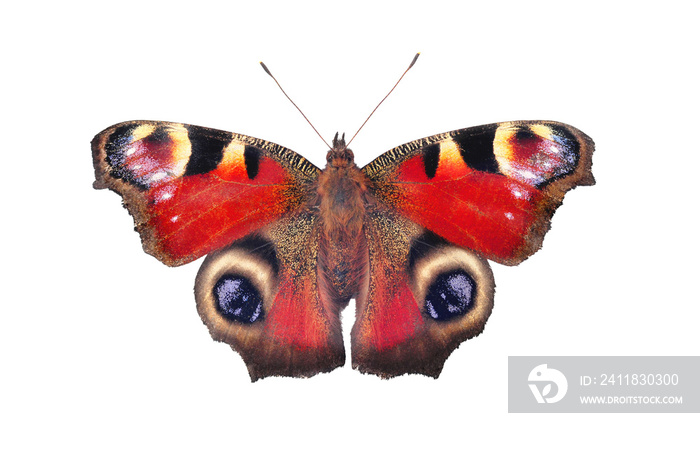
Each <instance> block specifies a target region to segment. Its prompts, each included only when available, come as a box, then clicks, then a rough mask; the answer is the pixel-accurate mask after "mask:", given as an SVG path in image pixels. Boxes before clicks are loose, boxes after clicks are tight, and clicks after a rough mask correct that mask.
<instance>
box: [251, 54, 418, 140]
mask: <svg viewBox="0 0 700 471" xmlns="http://www.w3.org/2000/svg"><path fill="white" fill-rule="evenodd" d="M416 57H418V56H416ZM413 62H415V59H414V60H413ZM260 65H261V66H262V68H263V69H264V70H265V72H267V75H269V76H270V77H272V80H274V81H275V83H276V84H277V86H278V87H280V90H282V93H284V96H286V97H287V100H289V101H291V102H292V105H294V107H295V108H296V109H297V110H299V113H301V115H302V116H303V117H304V119H305V120H306V122H307V123H309V126H311V128H312V129H313V130H314V131H316V128H315V127H314V125H313V124H311V121H309V118H307V117H306V115H305V114H304V112H303V111H301V110H300V109H299V107H298V106H297V104H296V103H294V100H292V99H291V98H289V95H287V92H285V91H284V88H282V85H280V83H279V82H278V81H277V79H276V78H275V76H274V75H272V73H271V72H270V69H268V68H267V66H266V65H265V64H263V62H262V61H260ZM411 65H413V64H411ZM409 68H410V67H409ZM316 134H318V137H320V138H321V140H322V141H323V143H324V144H325V145H327V146H328V148H329V149H331V146H329V145H328V143H327V142H326V140H325V139H324V138H323V136H321V134H320V133H319V132H318V131H316Z"/></svg>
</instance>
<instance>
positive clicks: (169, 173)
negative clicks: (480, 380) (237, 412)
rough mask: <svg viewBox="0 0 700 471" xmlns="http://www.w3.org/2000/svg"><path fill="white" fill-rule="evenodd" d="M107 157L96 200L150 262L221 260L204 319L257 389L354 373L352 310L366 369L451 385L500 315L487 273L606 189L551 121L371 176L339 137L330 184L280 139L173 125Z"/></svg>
mask: <svg viewBox="0 0 700 471" xmlns="http://www.w3.org/2000/svg"><path fill="white" fill-rule="evenodd" d="M92 146H93V158H94V164H95V175H96V183H95V187H96V188H110V189H112V190H114V191H116V192H118V193H119V194H121V195H122V197H123V198H124V203H125V205H126V207H127V208H128V209H129V211H130V212H131V214H132V215H133V216H134V219H135V222H136V229H137V230H138V231H139V232H140V234H141V237H142V241H143V245H144V249H145V250H146V251H147V252H148V253H150V254H152V255H154V256H155V257H156V258H158V259H159V260H161V261H163V262H164V263H166V264H168V265H180V264H183V263H187V262H189V261H191V260H194V259H196V258H199V257H201V256H203V255H206V254H208V256H207V258H206V260H205V261H204V263H203V265H202V267H201V268H200V271H199V273H198V275H197V280H196V282H195V299H196V302H197V309H198V311H199V314H200V316H201V317H202V320H203V321H204V323H205V324H206V325H207V326H208V328H209V330H210V333H211V335H212V337H213V338H214V339H216V340H220V341H223V342H226V343H228V344H229V345H231V347H232V348H233V349H234V350H236V351H237V352H239V353H240V354H241V356H242V357H243V359H244V361H245V362H246V365H247V366H248V370H249V373H250V376H251V378H252V379H253V380H255V379H258V378H261V377H265V376H270V375H288V376H310V375H314V374H317V373H319V372H326V371H330V370H332V369H334V368H336V367H338V366H341V365H343V364H344V363H345V347H344V345H343V338H342V332H341V323H340V313H341V310H342V308H343V307H344V306H345V305H347V303H348V302H349V300H350V299H353V298H355V299H356V320H355V324H354V326H353V329H352V331H351V349H352V363H353V366H354V367H355V368H357V369H359V370H360V371H363V372H367V373H374V374H377V375H380V376H382V377H391V376H396V375H401V374H404V373H421V374H425V375H429V376H434V377H437V376H438V375H439V374H440V371H441V370H442V367H443V364H444V362H445V360H446V359H447V357H448V356H449V355H450V353H451V352H452V351H453V350H454V349H455V348H456V347H457V346H458V345H459V344H460V343H461V342H462V341H464V340H466V339H468V338H471V337H474V336H475V335H478V334H479V333H480V332H481V331H482V330H483V328H484V325H485V323H486V320H487V319H488V316H489V315H490V313H491V309H492V307H493V296H494V286H495V285H494V281H493V275H492V273H491V270H490V268H489V265H488V263H487V262H486V260H485V259H486V258H490V259H492V260H495V261H497V262H500V263H504V264H507V265H515V264H518V263H520V262H521V261H523V260H524V259H526V258H527V257H529V256H530V255H531V254H532V253H534V252H535V251H537V250H538V249H539V248H540V246H541V243H542V239H543V237H544V234H545V232H546V231H547V230H548V229H549V226H550V219H551V217H552V215H553V213H554V211H555V209H556V208H557V207H558V206H559V205H560V204H561V202H562V199H563V197H564V194H565V193H566V191H568V190H569V189H571V188H573V187H575V186H577V185H590V184H593V177H592V174H591V155H592V153H593V142H592V141H591V140H590V138H588V136H586V135H585V134H583V133H582V132H581V131H579V130H577V129H576V128H573V127H571V126H568V125H565V124H561V123H556V122H551V121H513V122H506V123H496V124H491V125H486V126H479V127H475V128H466V129H461V130H457V131H452V132H449V133H444V134H438V135H435V136H430V137H427V138H423V139H419V140H416V141H413V142H409V143H407V144H404V145H402V146H399V147H397V148H395V149H392V150H390V151H388V152H386V153H384V154H382V155H381V156H379V157H378V158H377V159H375V160H374V161H373V162H371V163H370V164H369V165H367V166H365V167H363V168H360V167H358V166H357V165H356V164H355V162H354V155H353V153H352V151H351V150H349V149H348V148H347V146H346V145H345V142H344V139H338V138H337V135H336V139H334V141H333V147H332V148H331V150H330V151H329V152H328V154H327V157H326V160H327V165H326V168H325V169H324V170H320V169H318V168H317V167H315V166H314V165H313V164H311V163H310V162H308V161H307V160H306V159H304V158H303V157H301V156H300V155H298V154H296V153H294V152H293V151H291V150H289V149H286V148H284V147H282V146H279V145H277V144H273V143H270V142H267V141H263V140H260V139H256V138H252V137H249V136H244V135H240V134H234V133H227V132H224V131H218V130H213V129H208V128H202V127H197V126H190V125H183V124H178V123H167V122H159V121H130V122H125V123H121V124H117V125H114V126H112V127H110V128H108V129H106V130H104V131H103V132H101V133H100V134H98V135H97V136H96V137H95V139H94V140H93V143H92Z"/></svg>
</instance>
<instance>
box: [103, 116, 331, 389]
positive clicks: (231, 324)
mask: <svg viewBox="0 0 700 471" xmlns="http://www.w3.org/2000/svg"><path fill="white" fill-rule="evenodd" d="M92 149H93V159H94V164H95V175H96V182H95V187H96V188H110V189H112V190H114V191H116V192H117V193H119V194H120V195H122V197H123V199H124V204H125V206H126V207H127V208H128V209H129V211H130V213H131V214H132V215H133V216H134V220H135V223H136V229H137V230H138V231H139V233H140V234H141V238H142V241H143V246H144V249H145V251H146V252H148V253H150V254H151V255H153V256H155V257H156V258H158V259H159V260H160V261H162V262H164V263H166V264H168V265H181V264H183V263H187V262H189V261H191V260H194V259H196V258H198V257H200V256H202V255H205V254H207V253H210V252H214V253H212V254H211V255H209V256H208V257H207V259H206V260H205V262H204V264H203V265H202V267H201V268H200V271H199V274H198V276H197V281H196V284H195V297H196V300H197V308H198V311H199V313H200V316H201V317H202V319H203V321H204V323H205V324H206V325H207V326H208V327H209V331H210V333H211V335H212V337H213V338H214V339H215V340H220V341H223V342H226V343H228V344H230V345H231V347H232V348H233V349H234V350H236V351H238V352H239V353H240V354H241V356H242V357H243V359H244V361H245V362H246V364H247V366H248V370H249V372H250V375H251V378H252V379H253V380H256V379H258V378H261V377H264V376H269V375H290V376H310V375H313V374H316V373H318V372H321V371H330V370H332V369H333V368H335V367H337V366H340V365H342V364H343V363H344V361H345V353H344V349H343V343H342V335H341V331H340V321H339V312H331V309H332V308H327V307H324V306H322V305H321V302H320V298H319V289H318V282H317V272H316V259H317V253H318V245H319V229H318V227H319V225H318V222H317V218H318V217H317V215H315V214H314V213H313V212H311V211H310V210H309V209H305V208H306V205H305V203H306V202H307V201H308V199H309V198H312V197H313V196H314V192H313V191H310V190H312V189H313V185H314V184H315V182H316V180H317V178H318V174H319V170H318V168H316V167H315V166H313V165H312V164H311V163H309V162H308V161H307V160H306V159H304V158H303V157H301V156H299V155H298V154H296V153H294V152H292V151H291V150H289V149H285V148H284V147H281V146H279V145H277V144H272V143H270V142H267V141H262V140H260V139H255V138H252V137H248V136H244V135H241V134H233V133H228V132H224V131H217V130H213V129H208V128H202V127H197V126H189V125H183V124H177V123H167V122H158V121H130V122H126V123H121V124H117V125H115V126H112V127H110V128H108V129H106V130H104V131H103V132H101V133H100V134H98V135H97V136H96V137H95V139H94V140H93V142H92ZM230 244H231V245H230ZM336 311H337V310H336Z"/></svg>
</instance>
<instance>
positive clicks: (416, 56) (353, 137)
mask: <svg viewBox="0 0 700 471" xmlns="http://www.w3.org/2000/svg"><path fill="white" fill-rule="evenodd" d="M418 56H420V52H419V53H417V54H416V55H415V56H414V57H413V60H412V61H411V65H409V66H408V68H407V69H406V70H405V71H404V73H403V74H401V77H399V79H398V80H397V81H396V83H395V84H394V86H393V87H391V90H389V93H387V94H386V96H385V97H384V98H382V101H380V102H379V105H381V104H382V103H384V100H386V99H387V98H388V97H389V95H391V92H393V91H394V89H395V88H396V86H397V85H398V84H399V82H400V81H401V79H402V78H403V76H404V75H406V73H407V72H408V71H409V70H411V67H413V64H415V63H416V61H417V60H418ZM263 67H265V66H263ZM268 74H269V72H268ZM275 81H276V80H275ZM379 105H377V106H375V107H374V109H373V110H372V112H371V113H370V114H369V116H367V119H365V122H364V123H362V126H360V129H358V130H357V132H355V134H353V136H352V138H351V139H350V141H349V142H348V144H347V145H348V146H349V145H350V143H351V142H352V140H353V139H355V136H357V134H358V133H359V132H360V130H361V129H362V128H363V127H365V124H367V121H369V118H371V117H372V115H373V114H374V112H375V111H377V108H379ZM294 106H296V105H294ZM309 124H310V123H309Z"/></svg>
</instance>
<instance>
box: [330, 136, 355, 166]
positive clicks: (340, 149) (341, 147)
mask: <svg viewBox="0 0 700 471" xmlns="http://www.w3.org/2000/svg"><path fill="white" fill-rule="evenodd" d="M326 161H327V162H328V165H329V166H331V167H336V168H340V167H350V166H351V165H353V164H354V163H355V154H353V153H352V151H351V150H350V149H348V146H347V144H345V133H343V136H342V137H341V138H340V139H338V133H335V137H334V138H333V147H332V148H331V150H329V151H328V154H326Z"/></svg>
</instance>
